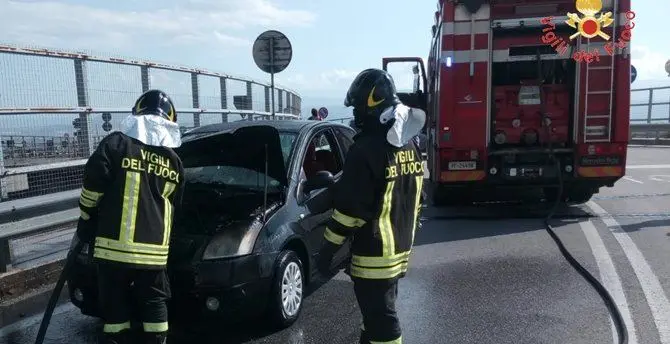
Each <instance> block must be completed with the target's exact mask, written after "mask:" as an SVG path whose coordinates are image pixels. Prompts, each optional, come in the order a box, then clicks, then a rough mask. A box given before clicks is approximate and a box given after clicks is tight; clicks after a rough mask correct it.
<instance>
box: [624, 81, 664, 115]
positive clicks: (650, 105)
mask: <svg viewBox="0 0 670 344" xmlns="http://www.w3.org/2000/svg"><path fill="white" fill-rule="evenodd" d="M664 90H667V93H668V95H666V96H665V97H664V98H665V99H666V100H667V101H657V100H656V99H655V98H654V93H655V94H656V95H658V94H659V93H660V92H661V91H664ZM641 92H647V96H646V97H645V98H646V99H647V101H646V102H643V103H632V102H631V104H630V106H631V112H633V111H632V110H633V109H635V108H638V107H646V110H647V111H646V118H632V119H631V120H630V121H631V122H632V123H638V122H644V123H655V122H656V123H659V122H663V123H665V124H668V123H670V86H664V87H650V88H638V89H633V90H631V98H633V95H634V94H636V93H641ZM666 106H667V107H668V109H667V110H665V109H664V110H665V111H661V110H659V108H660V107H666ZM654 110H657V111H654Z"/></svg>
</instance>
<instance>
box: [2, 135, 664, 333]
mask: <svg viewBox="0 0 670 344" xmlns="http://www.w3.org/2000/svg"><path fill="white" fill-rule="evenodd" d="M628 165H629V167H628V169H627V171H628V172H627V177H626V178H625V179H623V180H621V181H619V182H618V183H617V184H616V185H615V187H614V188H606V189H602V190H601V193H600V194H598V195H597V196H595V197H594V198H593V200H592V202H589V203H588V204H586V205H584V206H581V207H573V208H571V209H567V210H566V209H564V210H562V213H563V214H567V213H569V214H573V215H580V216H577V217H575V218H573V219H563V220H561V219H557V220H554V221H553V223H554V227H555V230H556V232H557V234H558V235H559V236H560V237H561V239H562V240H563V241H564V243H565V245H566V247H567V248H568V250H569V251H570V252H571V253H572V254H573V255H574V256H575V258H576V259H577V260H578V261H579V262H581V263H582V264H583V265H584V267H585V268H586V269H588V270H589V271H591V272H592V273H593V274H594V275H595V276H596V278H598V279H599V280H600V281H602V282H603V284H604V285H605V287H606V288H607V289H608V290H609V292H610V294H612V296H613V298H614V299H615V301H616V302H617V304H618V305H619V308H620V310H621V313H622V315H623V317H624V320H625V321H626V323H627V325H628V333H629V343H630V344H636V343H644V344H657V343H663V344H665V343H670V302H669V301H668V298H667V296H666V295H667V294H668V291H670V264H668V263H667V262H668V261H670V250H668V249H667V244H668V242H669V241H670V238H669V236H670V215H668V214H670V210H669V209H668V208H669V207H670V148H633V149H631V152H630V153H629V159H628ZM515 213H523V210H519V209H516V208H515V209H511V208H507V207H501V208H488V209H487V210H482V209H474V210H472V209H470V210H468V211H467V212H464V211H463V210H462V209H453V208H452V209H446V208H442V209H437V208H428V209H426V211H425V214H424V215H425V216H426V221H425V223H424V226H423V229H422V230H421V231H420V232H419V233H417V237H416V243H415V249H414V251H413V252H414V253H413V256H412V260H411V267H410V272H409V273H408V275H407V277H406V278H405V279H403V280H402V281H401V283H400V292H399V301H398V308H399V313H400V317H401V321H402V327H403V331H404V333H403V336H404V341H403V342H404V343H411V344H413V343H420V344H423V343H496V344H498V343H514V344H525V343H528V344H531V343H532V344H538V343H561V344H563V343H570V344H581V343H583V344H596V343H607V344H609V343H612V342H613V335H614V332H613V328H612V325H611V323H610V320H609V317H608V314H607V309H606V307H605V306H604V304H603V302H602V300H601V299H600V297H599V295H598V294H597V293H596V292H595V291H594V290H593V289H591V287H590V286H589V284H588V283H587V282H585V281H584V280H583V279H582V278H581V276H580V275H579V274H578V273H577V272H575V271H574V270H573V269H572V268H571V267H570V265H569V264H568V263H567V262H566V261H565V260H564V259H563V257H562V256H561V254H560V252H559V251H558V249H557V248H556V246H555V244H554V242H553V241H552V239H551V238H550V236H549V235H548V234H547V233H546V232H545V230H544V227H543V224H542V220H541V219H499V220H493V221H492V220H482V219H480V220H466V219H458V218H455V217H458V216H462V215H464V214H469V215H475V216H481V215H488V216H497V215H501V216H502V215H508V216H510V215H511V216H513V215H514V214H515ZM588 214H595V216H594V217H591V218H589V217H584V215H588ZM450 217H451V218H450ZM304 307H305V308H304V309H303V313H302V315H301V318H300V319H299V320H298V322H297V323H296V324H294V326H292V327H290V328H288V329H286V330H284V331H280V332H276V333H267V332H264V331H261V330H259V329H260V328H262V326H261V325H259V324H254V323H252V322H249V323H247V325H246V326H240V325H237V326H226V325H225V324H224V325H223V326H221V324H219V326H216V327H212V328H211V330H210V331H202V330H201V329H193V328H192V329H190V331H189V330H188V329H176V332H178V333H179V334H178V335H175V336H174V337H173V343H240V344H241V343H292V344H298V343H334V344H353V343H357V338H358V328H359V324H360V314H359V311H358V308H357V305H356V302H355V298H354V295H353V291H352V288H351V282H350V281H349V279H348V277H347V276H346V275H344V274H339V275H337V276H335V277H334V278H333V279H332V280H330V281H329V282H327V283H326V284H324V285H322V286H321V287H320V288H318V289H317V290H315V291H314V292H313V293H312V294H311V295H310V296H309V297H308V298H307V299H306V301H305V304H304ZM38 321H39V318H31V319H26V320H25V321H23V322H21V323H18V324H15V325H12V326H10V327H6V328H3V329H0V336H1V338H0V344H14V343H17V344H18V343H30V342H31V341H33V340H34V336H35V333H36V331H37V325H36V324H37V322H38ZM99 326H100V324H99V323H98V321H96V320H94V319H91V318H88V317H85V316H81V315H80V314H79V311H78V310H77V309H75V308H73V307H72V306H71V305H65V306H62V307H60V308H59V309H58V310H57V314H56V315H55V316H54V318H53V322H52V324H51V327H50V329H49V333H48V335H47V340H46V341H45V343H65V342H67V343H72V344H77V343H92V342H94V341H93V338H94V335H95V330H96V329H97V328H98V327H99Z"/></svg>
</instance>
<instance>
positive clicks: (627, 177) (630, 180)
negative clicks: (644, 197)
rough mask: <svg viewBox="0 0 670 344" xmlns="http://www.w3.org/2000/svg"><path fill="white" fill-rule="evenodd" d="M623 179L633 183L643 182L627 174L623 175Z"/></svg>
mask: <svg viewBox="0 0 670 344" xmlns="http://www.w3.org/2000/svg"><path fill="white" fill-rule="evenodd" d="M623 179H625V180H627V181H629V182H633V183H638V184H644V183H643V182H641V181H639V180H637V179H635V178H633V177H629V176H624V177H623Z"/></svg>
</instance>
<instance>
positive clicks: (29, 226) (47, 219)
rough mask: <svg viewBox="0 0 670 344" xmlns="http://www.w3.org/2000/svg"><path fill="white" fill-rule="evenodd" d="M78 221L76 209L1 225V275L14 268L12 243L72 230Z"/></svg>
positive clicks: (77, 210)
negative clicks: (45, 234)
mask: <svg viewBox="0 0 670 344" xmlns="http://www.w3.org/2000/svg"><path fill="white" fill-rule="evenodd" d="M78 219H79V209H78V208H74V209H69V210H63V211H59V212H55V213H51V214H46V215H41V216H36V217H31V218H28V219H24V220H20V221H16V222H8V223H3V224H0V273H4V272H7V271H9V270H11V268H12V262H13V261H14V257H13V254H12V247H11V245H10V241H12V240H16V239H21V238H25V237H29V236H32V235H35V234H41V233H45V232H52V231H55V230H63V229H72V228H74V227H75V226H76V224H77V220H78Z"/></svg>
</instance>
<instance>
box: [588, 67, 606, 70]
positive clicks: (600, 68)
mask: <svg viewBox="0 0 670 344" xmlns="http://www.w3.org/2000/svg"><path fill="white" fill-rule="evenodd" d="M586 68H587V69H588V70H611V69H612V66H595V67H586Z"/></svg>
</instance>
